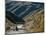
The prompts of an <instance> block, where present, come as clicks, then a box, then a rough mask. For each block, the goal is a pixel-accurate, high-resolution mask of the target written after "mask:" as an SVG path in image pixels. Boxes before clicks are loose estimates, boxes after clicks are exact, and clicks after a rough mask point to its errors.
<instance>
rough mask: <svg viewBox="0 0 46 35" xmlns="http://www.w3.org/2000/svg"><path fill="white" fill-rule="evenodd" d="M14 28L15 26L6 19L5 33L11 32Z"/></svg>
mask: <svg viewBox="0 0 46 35" xmlns="http://www.w3.org/2000/svg"><path fill="white" fill-rule="evenodd" d="M15 28H16V24H14V23H12V22H11V21H10V20H8V19H6V23H5V29H6V32H10V31H13V30H15Z"/></svg>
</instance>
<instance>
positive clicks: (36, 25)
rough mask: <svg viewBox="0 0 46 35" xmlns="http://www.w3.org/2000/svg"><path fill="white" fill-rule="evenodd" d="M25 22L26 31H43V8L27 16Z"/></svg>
mask: <svg viewBox="0 0 46 35" xmlns="http://www.w3.org/2000/svg"><path fill="white" fill-rule="evenodd" d="M26 20H27V21H26V22H25V30H26V31H27V32H43V31H44V12H43V10H41V11H39V12H36V13H33V14H32V15H31V16H28V17H27V19H26Z"/></svg>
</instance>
